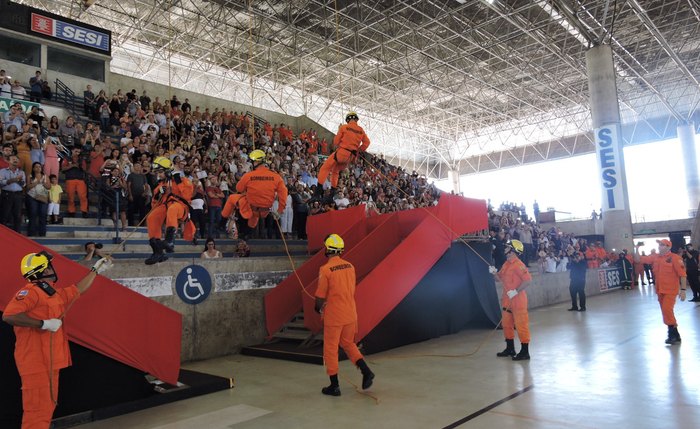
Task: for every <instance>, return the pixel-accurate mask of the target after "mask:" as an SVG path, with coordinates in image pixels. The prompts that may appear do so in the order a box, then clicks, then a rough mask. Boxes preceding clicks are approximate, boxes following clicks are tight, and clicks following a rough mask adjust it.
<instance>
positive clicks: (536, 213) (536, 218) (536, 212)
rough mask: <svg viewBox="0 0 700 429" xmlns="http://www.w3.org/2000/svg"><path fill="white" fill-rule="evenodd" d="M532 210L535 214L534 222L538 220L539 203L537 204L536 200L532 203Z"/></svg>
mask: <svg viewBox="0 0 700 429" xmlns="http://www.w3.org/2000/svg"><path fill="white" fill-rule="evenodd" d="M532 212H533V213H534V214H535V222H536V223H538V222H539V221H540V205H539V204H537V200H535V202H534V203H533V204H532Z"/></svg>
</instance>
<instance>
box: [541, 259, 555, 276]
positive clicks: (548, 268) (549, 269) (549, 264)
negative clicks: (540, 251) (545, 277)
mask: <svg viewBox="0 0 700 429" xmlns="http://www.w3.org/2000/svg"><path fill="white" fill-rule="evenodd" d="M544 271H545V272H546V273H556V272H557V259H556V258H555V257H553V256H547V257H546V258H544Z"/></svg>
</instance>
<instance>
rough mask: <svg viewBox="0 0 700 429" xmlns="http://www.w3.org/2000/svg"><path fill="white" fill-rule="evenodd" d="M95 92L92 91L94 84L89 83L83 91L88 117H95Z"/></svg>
mask: <svg viewBox="0 0 700 429" xmlns="http://www.w3.org/2000/svg"><path fill="white" fill-rule="evenodd" d="M95 107H96V106H95V93H94V92H92V85H88V86H87V88H86V89H85V91H83V111H84V112H85V116H87V118H88V119H93V118H94V117H95Z"/></svg>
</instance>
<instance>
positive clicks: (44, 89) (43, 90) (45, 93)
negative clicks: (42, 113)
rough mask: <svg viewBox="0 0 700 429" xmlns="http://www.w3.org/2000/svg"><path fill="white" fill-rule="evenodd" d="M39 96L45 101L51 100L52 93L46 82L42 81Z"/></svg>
mask: <svg viewBox="0 0 700 429" xmlns="http://www.w3.org/2000/svg"><path fill="white" fill-rule="evenodd" d="M41 96H42V97H43V98H45V99H47V100H51V97H52V92H51V86H50V85H49V82H48V81H45V80H44V81H42V82H41Z"/></svg>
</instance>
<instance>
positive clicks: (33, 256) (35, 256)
mask: <svg viewBox="0 0 700 429" xmlns="http://www.w3.org/2000/svg"><path fill="white" fill-rule="evenodd" d="M49 265H51V255H50V254H48V253H46V252H40V253H29V254H27V255H25V256H24V258H22V264H21V265H20V267H19V269H20V271H21V272H22V277H24V278H25V279H28V280H37V279H39V278H40V274H41V273H43V272H44V271H45V270H46V269H47V268H48V267H49Z"/></svg>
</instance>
